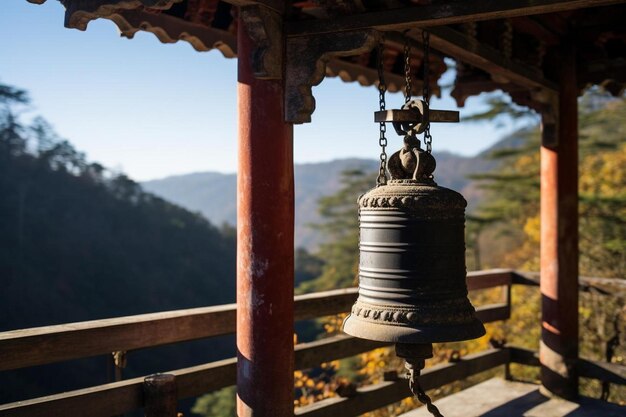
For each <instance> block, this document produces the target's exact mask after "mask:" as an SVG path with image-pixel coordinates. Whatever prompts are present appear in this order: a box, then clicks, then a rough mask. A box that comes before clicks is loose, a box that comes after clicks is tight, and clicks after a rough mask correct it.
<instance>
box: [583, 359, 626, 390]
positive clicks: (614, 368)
mask: <svg viewBox="0 0 626 417" xmlns="http://www.w3.org/2000/svg"><path fill="white" fill-rule="evenodd" d="M576 367H577V369H578V375H579V376H581V377H583V378H592V379H599V380H600V381H603V382H610V383H612V384H619V385H626V366H624V365H620V364H617V363H608V362H601V361H592V360H589V359H579V360H578V363H577V364H576Z"/></svg>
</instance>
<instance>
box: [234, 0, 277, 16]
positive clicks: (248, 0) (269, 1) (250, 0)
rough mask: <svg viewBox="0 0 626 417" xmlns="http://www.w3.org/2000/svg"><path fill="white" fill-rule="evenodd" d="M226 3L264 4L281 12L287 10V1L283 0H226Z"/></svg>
mask: <svg viewBox="0 0 626 417" xmlns="http://www.w3.org/2000/svg"><path fill="white" fill-rule="evenodd" d="M224 2H226V3H230V4H232V5H233V6H239V7H241V6H264V7H267V8H270V9H272V10H275V11H277V12H279V13H283V12H284V11H285V4H286V2H285V1H283V0H224Z"/></svg>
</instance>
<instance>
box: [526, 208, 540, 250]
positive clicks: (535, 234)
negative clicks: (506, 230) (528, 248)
mask: <svg viewBox="0 0 626 417" xmlns="http://www.w3.org/2000/svg"><path fill="white" fill-rule="evenodd" d="M540 226H541V219H540V217H539V215H538V214H537V215H536V216H532V217H529V218H527V219H526V224H524V233H526V236H528V238H529V239H530V240H531V241H532V242H534V243H536V244H538V243H539V242H540V241H541V227H540Z"/></svg>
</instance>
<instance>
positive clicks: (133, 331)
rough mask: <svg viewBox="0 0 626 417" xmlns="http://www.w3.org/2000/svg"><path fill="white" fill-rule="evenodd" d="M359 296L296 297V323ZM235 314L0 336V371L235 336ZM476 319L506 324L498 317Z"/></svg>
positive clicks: (202, 312)
mask: <svg viewBox="0 0 626 417" xmlns="http://www.w3.org/2000/svg"><path fill="white" fill-rule="evenodd" d="M508 274H510V272H507V271H506V270H493V271H479V272H470V273H469V274H468V288H469V289H470V290H477V289H483V288H489V287H493V286H498V285H507V283H508V282H509V278H508ZM357 294H358V289H356V288H348V289H340V290H332V291H324V292H319V293H314V294H306V295H299V296H296V297H295V319H296V320H306V319H311V318H316V317H322V316H327V315H332V314H339V313H344V312H346V311H349V310H350V308H351V307H352V304H354V301H355V300H356V297H357ZM235 311H236V306H235V305H234V304H226V305H221V306H214V307H202V308H193V309H187V310H176V311H167V312H162V313H153V314H141V315H136V316H127V317H118V318H113V319H104V320H94V321H86V322H79V323H69V324H62V325H56V326H46V327H36V328H32V329H24V330H14V331H9V332H4V333H0V357H1V358H2V361H0V371H1V370H9V369H18V368H24V367H28V366H35V365H41V364H46V363H54V362H60V361H65V360H70V359H77V358H83V357H89V356H96V355H104V354H110V353H111V352H116V351H129V350H133V349H140V348H145V347H153V346H160V345H165V344H170V343H176V342H183V341H188V340H196V339H202V338H207V337H212V336H219V335H224V334H229V333H233V332H234V331H235ZM480 314H489V317H501V318H498V320H504V319H505V318H504V317H503V316H499V314H501V313H496V312H489V313H480ZM484 318H487V317H486V316H484Z"/></svg>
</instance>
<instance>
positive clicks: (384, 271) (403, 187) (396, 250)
mask: <svg viewBox="0 0 626 417" xmlns="http://www.w3.org/2000/svg"><path fill="white" fill-rule="evenodd" d="M466 205H467V203H466V201H465V199H464V198H463V196H461V194H459V193H457V192H455V191H452V190H450V189H447V188H444V187H439V186H437V184H435V182H434V181H432V180H423V179H422V180H415V179H396V180H391V181H389V182H388V184H386V185H382V186H379V187H376V188H374V189H372V190H370V191H369V192H367V193H366V194H364V195H363V196H361V198H360V199H359V219H360V245H359V248H360V261H359V296H358V299H357V301H356V303H355V304H354V306H353V307H352V312H351V314H350V315H349V316H348V318H347V319H346V321H345V322H344V331H345V332H346V333H348V334H350V335H353V336H356V337H360V338H364V339H370V340H378V341H383V342H394V343H419V344H422V343H434V342H451V341H460V340H468V339H474V338H477V337H480V336H482V335H484V334H485V329H484V327H483V325H482V323H481V322H480V321H479V320H478V319H477V318H476V315H475V310H474V307H473V306H472V305H471V303H470V301H469V299H468V298H467V285H466V281H465V280H466V270H465V236H464V228H465V206H466Z"/></svg>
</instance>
